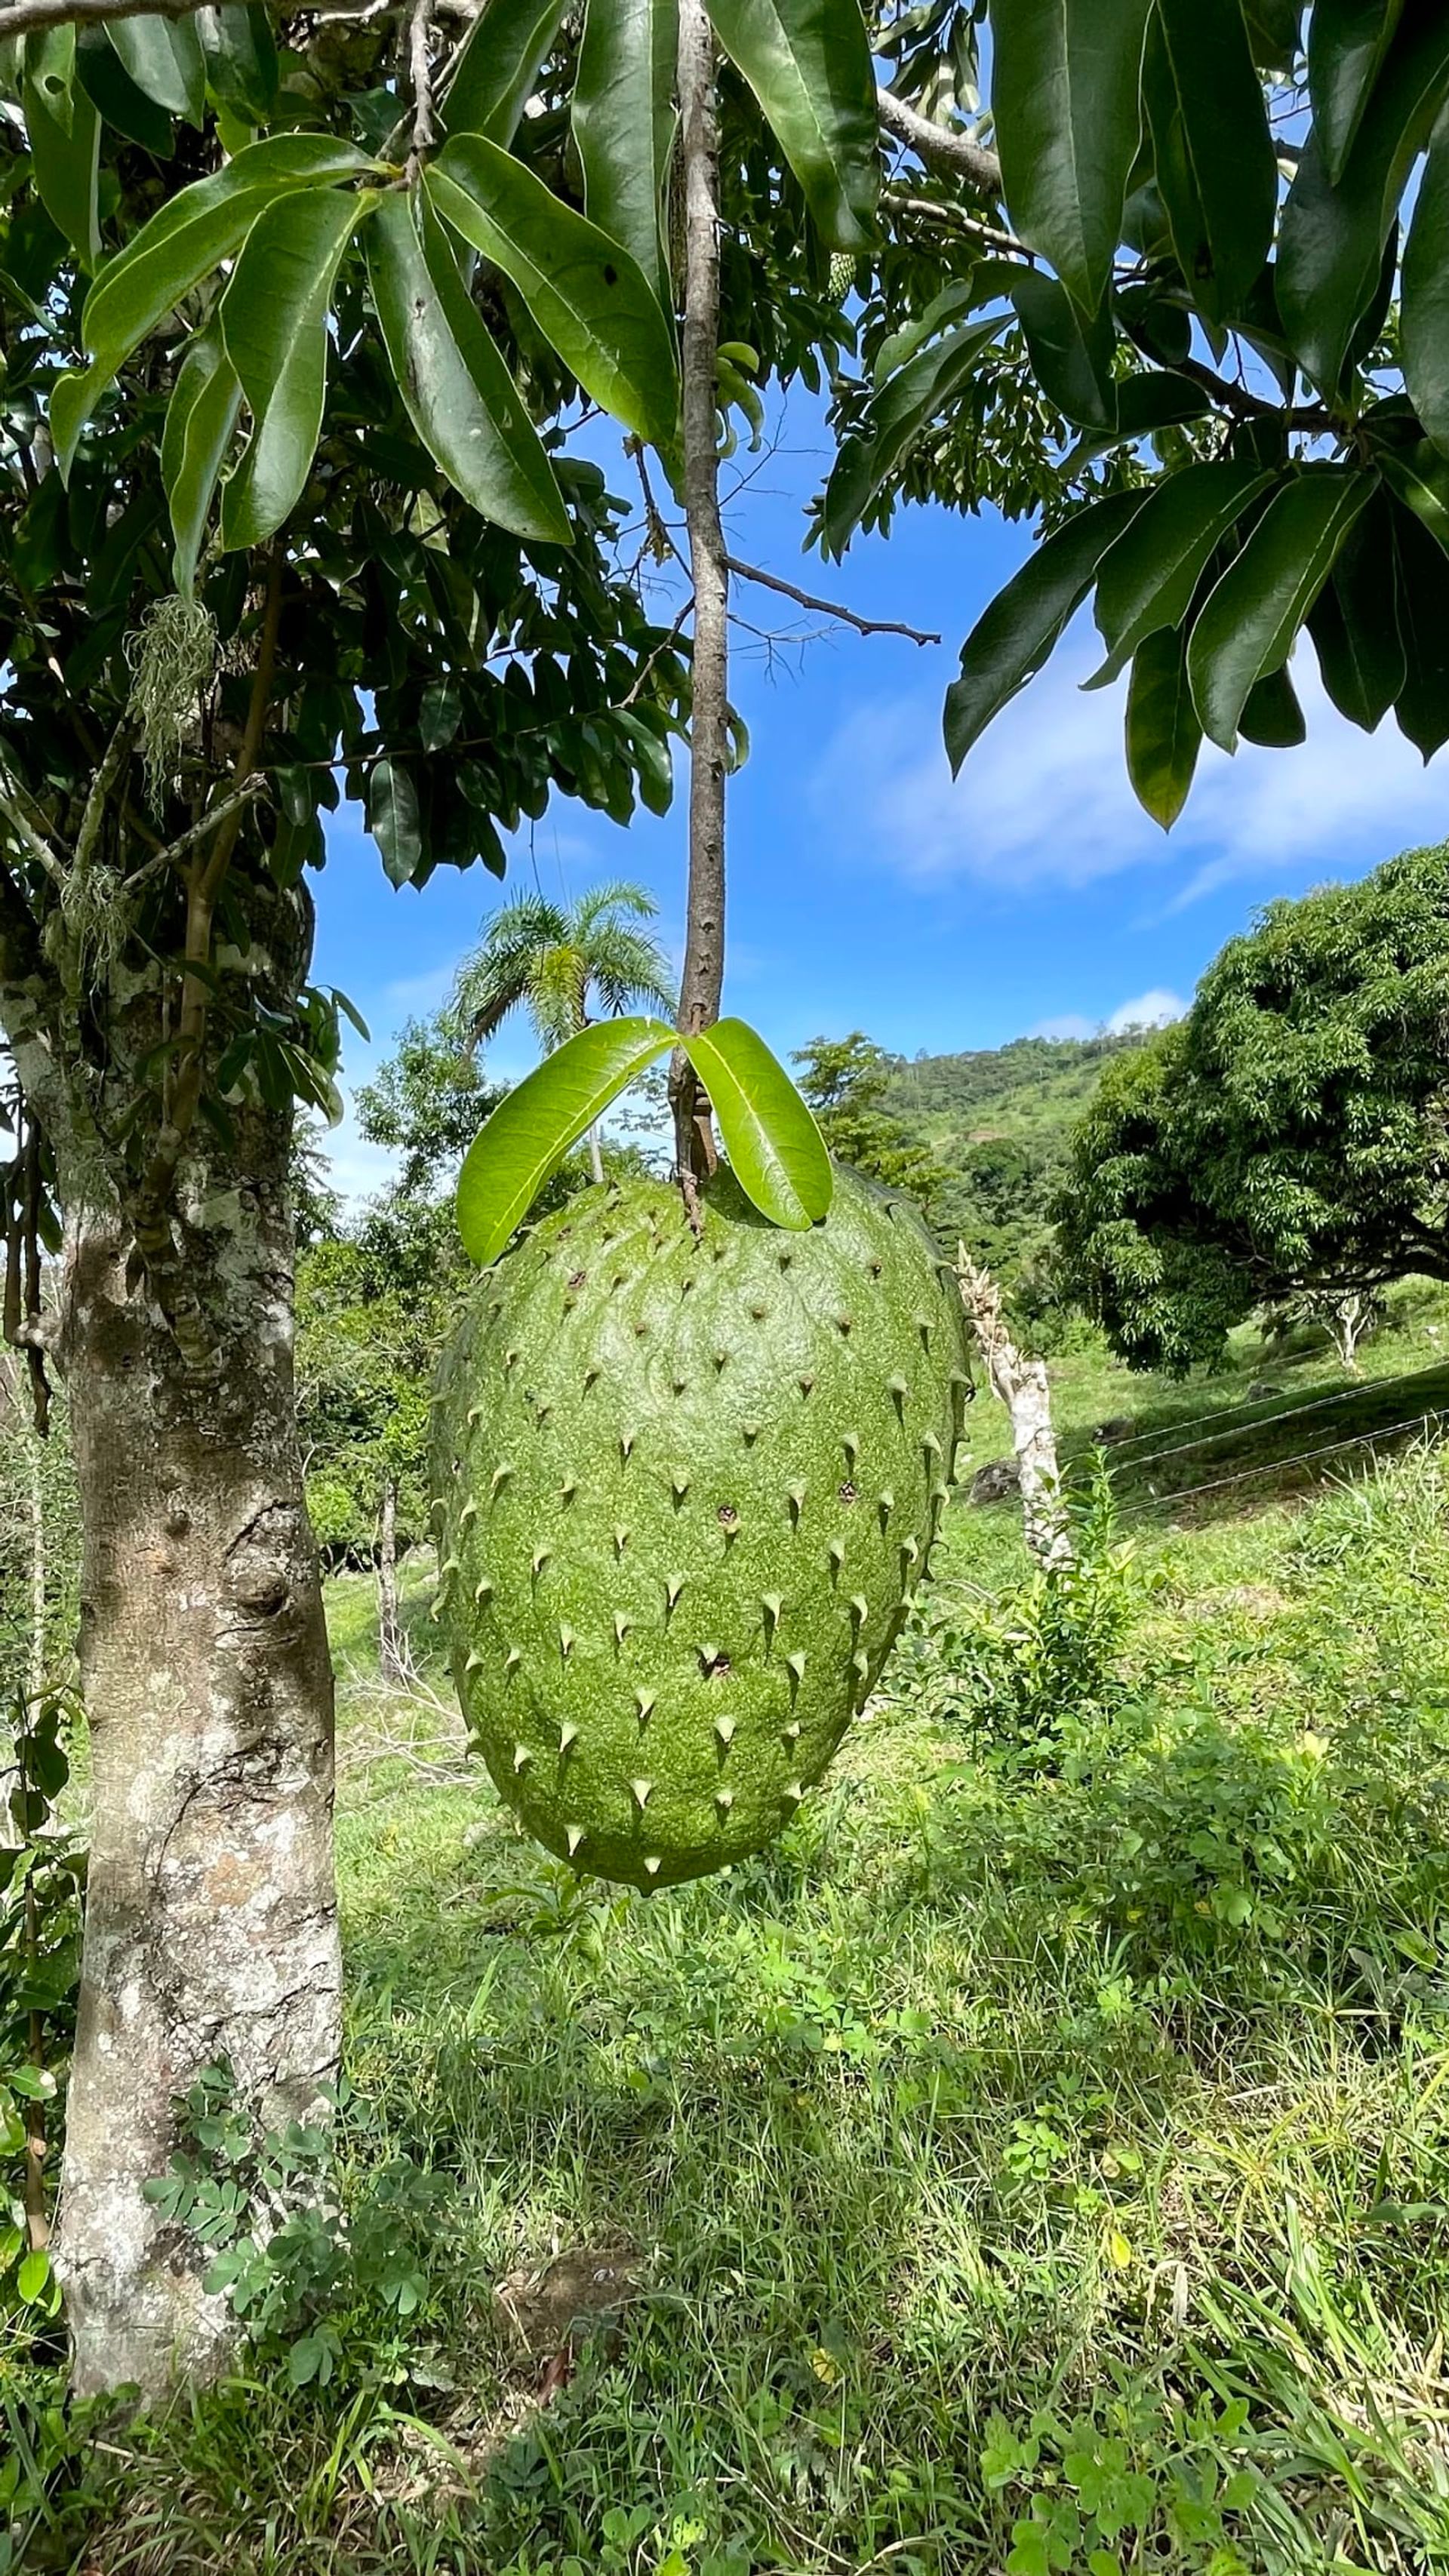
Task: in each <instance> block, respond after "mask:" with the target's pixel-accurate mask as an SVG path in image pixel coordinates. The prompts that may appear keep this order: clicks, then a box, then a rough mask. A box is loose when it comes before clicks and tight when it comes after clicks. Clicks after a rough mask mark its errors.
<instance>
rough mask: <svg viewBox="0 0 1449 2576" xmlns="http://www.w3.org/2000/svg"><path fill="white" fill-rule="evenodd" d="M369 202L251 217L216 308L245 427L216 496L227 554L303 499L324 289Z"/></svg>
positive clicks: (322, 355)
mask: <svg viewBox="0 0 1449 2576" xmlns="http://www.w3.org/2000/svg"><path fill="white" fill-rule="evenodd" d="M375 202H376V200H375V198H374V197H373V196H371V195H369V194H366V193H364V194H362V195H354V194H353V193H352V192H351V191H350V190H349V191H346V192H344V191H343V190H341V189H336V188H316V189H313V190H310V191H309V192H308V194H307V195H305V196H302V197H285V198H282V199H279V200H277V201H275V202H274V203H273V204H271V205H270V206H268V207H267V209H266V211H265V212H264V213H263V214H260V215H258V217H257V220H256V222H255V223H254V224H253V226H252V228H251V231H250V232H249V233H248V235H247V237H246V240H245V242H244V243H243V245H242V251H241V257H240V258H239V259H238V261H237V264H236V267H235V268H234V269H233V271H232V273H231V277H230V279H229V280H228V283H227V288H226V292H225V294H224V295H223V296H222V299H221V302H220V304H219V305H218V307H217V319H218V321H219V323H220V325H221V336H222V340H223V343H224V344H225V348H226V354H227V357H228V358H229V359H230V361H231V364H232V366H233V367H234V368H235V370H236V377H237V382H238V383H239V385H240V386H241V389H242V392H243V394H244V395H245V396H246V401H247V407H248V409H249V410H250V412H251V415H252V421H253V428H252V435H251V440H250V443H249V445H248V447H247V450H246V454H245V455H244V456H243V458H242V461H241V463H240V465H239V466H238V467H237V470H236V472H235V473H234V474H233V475H232V476H231V477H230V478H229V480H228V482H227V485H226V488H225V490H224V491H223V493H222V496H221V541H222V545H223V547H224V548H225V550H226V551H227V552H228V553H231V552H232V551H233V550H234V549H236V548H238V547H242V546H257V545H261V544H262V543H263V541H264V540H265V539H266V538H267V537H270V536H273V535H274V534H275V532H276V530H277V529H278V528H279V527H281V525H282V523H283V521H284V520H285V519H288V518H290V516H291V514H292V512H293V510H294V509H295V508H296V506H297V503H298V501H299V500H300V498H301V496H302V491H303V487H304V486H305V484H306V481H307V476H308V474H309V472H310V471H311V466H312V459H313V457H314V455H315V454H316V451H317V439H318V436H319V433H320V431H321V428H322V406H323V402H324V400H325V398H326V392H327V314H328V308H329V306H330V304H331V301H332V289H333V287H334V285H335V284H336V282H337V272H338V269H339V268H340V267H341V265H342V258H343V253H344V252H345V251H346V248H347V245H348V243H349V242H350V241H351V239H352V236H353V233H354V232H355V231H356V229H357V226H358V224H359V223H360V222H361V220H362V218H363V216H364V215H366V214H367V212H368V211H369V209H370V207H371V206H372V205H373V204H374V203H375Z"/></svg>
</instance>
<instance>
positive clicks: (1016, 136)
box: [991, 0, 1149, 313]
mask: <svg viewBox="0 0 1449 2576" xmlns="http://www.w3.org/2000/svg"><path fill="white" fill-rule="evenodd" d="M1148 8H1149V0H997V5H996V7H995V9H994V10H993V12H992V41H993V43H994V46H995V49H996V50H995V68H994V72H993V76H992V84H991V103H992V108H993V110H994V112H995V117H996V142H997V147H998V149H999V151H1000V154H1001V169H1002V176H1003V179H1004V181H1005V185H1006V201H1007V204H1008V206H1009V207H1010V209H1011V217H1012V223H1013V226H1014V228H1015V230H1016V231H1017V232H1018V233H1019V234H1020V236H1021V238H1022V240H1023V241H1025V242H1029V243H1030V245H1031V247H1032V249H1033V250H1037V251H1040V252H1041V253H1042V255H1043V256H1044V257H1045V258H1046V259H1049V260H1050V261H1051V264H1052V266H1053V268H1054V269H1055V270H1056V271H1057V274H1058V276H1059V277H1060V278H1061V280H1062V282H1063V284H1064V285H1065V286H1066V287H1067V289H1068V290H1069V292H1070V293H1071V295H1072V296H1073V297H1074V298H1075V300H1076V302H1077V303H1078V304H1080V306H1081V307H1082V310H1083V312H1084V313H1095V312H1096V310H1097V307H1098V305H1099V304H1100V303H1101V301H1102V297H1103V295H1104V293H1105V291H1106V287H1107V281H1108V278H1109V277H1110V275H1111V269H1112V254H1113V252H1114V251H1115V250H1116V248H1117V244H1118V241H1119V240H1120V238H1121V232H1122V210H1123V206H1124V204H1125V201H1126V196H1127V181H1128V176H1129V174H1130V172H1131V169H1132V164H1133V162H1134V160H1135V159H1136V155H1137V144H1138V137H1139V133H1140V128H1141V112H1140V106H1139V85H1140V80H1141V72H1142V47H1143V39H1144V36H1145V34H1146V31H1147V15H1148Z"/></svg>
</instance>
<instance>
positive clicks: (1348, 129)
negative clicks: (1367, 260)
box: [1308, 0, 1404, 186]
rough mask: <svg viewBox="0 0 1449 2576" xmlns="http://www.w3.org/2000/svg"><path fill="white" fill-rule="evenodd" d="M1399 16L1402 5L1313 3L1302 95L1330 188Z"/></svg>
mask: <svg viewBox="0 0 1449 2576" xmlns="http://www.w3.org/2000/svg"><path fill="white" fill-rule="evenodd" d="M1403 14H1404V0H1314V9H1313V15H1312V17H1311V18H1310V19H1309V21H1308V91H1309V96H1310V98H1311V100H1312V103H1313V125H1314V131H1315V132H1316V134H1317V136H1318V141H1319V147H1320V149H1321V151H1322V153H1323V166H1324V168H1325V170H1326V172H1327V174H1328V177H1329V180H1330V182H1331V183H1332V184H1333V185H1334V186H1336V185H1337V183H1338V181H1339V180H1340V179H1341V178H1342V176H1343V172H1344V165H1345V163H1346V162H1347V160H1348V156H1349V153H1350V151H1351V150H1352V148H1353V142H1354V137H1355V136H1356V135H1357V133H1358V129H1359V126H1360V124H1361V122H1362V119H1363V112H1364V109H1365V108H1366V107H1367V105H1368V101H1369V93H1370V91H1371V90H1372V88H1373V85H1374V83H1375V81H1376V80H1377V79H1378V76H1379V74H1380V72H1381V71H1382V70H1383V67H1384V60H1385V57H1386V56H1387V53H1388V50H1389V47H1390V45H1391V44H1392V42H1393V40H1394V35H1395V32H1396V30H1397V28H1398V24H1399V20H1400V19H1401V17H1402V16H1403Z"/></svg>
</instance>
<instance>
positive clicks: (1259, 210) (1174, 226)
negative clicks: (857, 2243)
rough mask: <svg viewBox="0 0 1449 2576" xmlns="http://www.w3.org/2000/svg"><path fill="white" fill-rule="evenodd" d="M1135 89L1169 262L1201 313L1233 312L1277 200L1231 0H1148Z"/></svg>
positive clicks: (1257, 97) (1249, 281)
mask: <svg viewBox="0 0 1449 2576" xmlns="http://www.w3.org/2000/svg"><path fill="white" fill-rule="evenodd" d="M1143 97H1144V100H1145V103H1146V107H1147V113H1148V118H1149V121H1150V123H1151V127H1152V142H1153V148H1154V158H1155V167H1156V174H1157V185H1158V188H1159V190H1160V191H1161V194H1162V201H1163V204H1164V206H1165V208H1166V210H1167V221H1168V226H1169V229H1170V231H1171V234H1172V245H1173V248H1174V250H1175V251H1176V253H1177V261H1178V266H1179V267H1180V268H1181V270H1182V273H1183V275H1184V277H1185V278H1187V279H1188V280H1189V281H1190V283H1191V285H1192V289H1193V292H1194V294H1195V296H1196V298H1197V301H1198V303H1199V306H1200V307H1201V310H1202V311H1203V312H1204V313H1205V314H1206V315H1207V317H1208V319H1209V320H1210V321H1215V322H1229V321H1234V320H1236V319H1237V318H1238V317H1239V315H1240V314H1241V313H1242V311H1243V307H1244V306H1245V304H1246V303H1247V300H1248V296H1249V293H1250V291H1251V289H1252V287H1253V286H1254V284H1255V283H1256V281H1257V279H1258V276H1259V274H1260V272H1261V270H1262V267H1263V263H1264V261H1265V260H1266V258H1267V256H1268V252H1269V248H1270V246H1271V244H1272V239H1273V219H1274V216H1275V214H1276V212H1277V206H1278V167H1277V161H1276V157H1275V155H1274V150H1273V138H1272V136H1271V134H1270V133H1269V131H1268V118H1267V113H1266V110H1265V107H1264V103H1263V84H1262V82H1261V80H1260V79H1259V77H1258V74H1257V71H1256V70H1255V69H1254V65H1253V56H1252V51H1251V49H1250V47H1249V44H1248V32H1247V29H1246V27H1245V25H1244V23H1243V14H1242V10H1241V8H1240V7H1239V5H1238V0H1157V7H1156V10H1155V11H1154V14H1153V18H1152V21H1151V24H1150V27H1149V29H1148V36H1147V54H1146V60H1145V63H1144V66H1143ZM1229 135H1230V136H1231V137H1232V143H1231V146H1230V147H1229V146H1227V144H1226V142H1225V138H1226V137H1227V136H1229Z"/></svg>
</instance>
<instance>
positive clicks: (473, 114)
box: [443, 0, 565, 147]
mask: <svg viewBox="0 0 1449 2576" xmlns="http://www.w3.org/2000/svg"><path fill="white" fill-rule="evenodd" d="M564 8H565V0H488V5H487V7H486V8H485V9H483V10H482V11H481V12H480V14H479V15H478V16H477V17H476V18H475V19H474V21H473V25H472V28H471V30H470V32H469V35H468V38H467V41H466V43H465V44H464V46H463V50H462V52H461V54H460V55H459V57H458V62H457V68H456V70H455V71H454V73H453V77H452V79H451V81H450V83H449V85H448V88H447V90H446V92H445V93H444V98H443V122H444V124H445V125H446V127H447V130H448V132H449V134H486V135H487V136H488V138H489V141H490V142H492V143H501V144H503V145H504V146H505V147H506V146H507V145H508V144H510V143H511V142H512V141H513V138H514V136H515V134H516V133H517V132H518V121H519V118H520V117H521V116H522V114H523V111H524V109H525V107H526V106H527V105H528V102H529V99H530V98H531V97H532V95H533V91H534V87H535V84H536V83H537V80H538V75H539V71H540V68H541V66H542V64H543V63H544V61H545V60H546V58H547V56H548V55H549V54H550V53H551V51H552V49H553V45H554V40H555V38H556V37H557V35H558V31H559V27H560V25H561V23H562V20H563V14H564Z"/></svg>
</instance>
